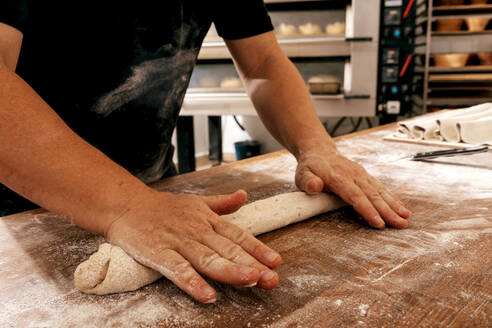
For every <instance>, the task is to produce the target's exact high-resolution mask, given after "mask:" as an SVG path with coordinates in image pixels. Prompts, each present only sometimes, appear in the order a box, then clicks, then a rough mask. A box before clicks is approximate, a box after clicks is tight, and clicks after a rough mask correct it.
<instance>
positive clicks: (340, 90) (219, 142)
mask: <svg viewBox="0 0 492 328" xmlns="http://www.w3.org/2000/svg"><path fill="white" fill-rule="evenodd" d="M265 4H266V6H267V9H268V11H269V14H270V16H271V19H272V22H273V24H274V26H275V33H276V35H277V37H278V40H279V42H280V44H281V47H282V48H283V50H284V51H285V53H286V54H287V55H288V57H289V58H290V59H291V60H292V61H293V63H294V64H295V65H296V67H297V68H298V69H299V71H300V73H301V74H302V76H303V78H304V80H305V82H306V87H307V88H308V89H309V91H310V93H311V95H312V99H313V102H314V104H315V107H316V111H317V113H318V115H319V117H320V119H321V120H322V122H323V124H324V125H325V127H326V129H327V131H328V132H329V133H330V134H331V135H332V136H340V135H344V134H347V133H351V132H356V131H361V130H364V129H368V128H371V127H374V126H378V125H383V124H386V123H390V122H395V121H401V120H403V119H408V118H411V117H414V116H418V115H422V114H425V113H430V112H436V111H439V110H442V109H459V108H466V107H470V106H473V105H477V104H481V103H486V102H488V101H491V100H492V75H491V73H492V72H491V71H492V43H491V40H492V24H491V23H490V18H491V17H492V9H491V6H492V5H491V4H490V1H487V0H439V1H408V0H402V1H398V0H397V1H391V0H389V1H387V0H386V1H384V0H382V1H371V2H370V5H366V4H363V2H362V1H353V2H351V1H343V0H342V1H336V0H335V1H333V0H331V1H330V0H329V1H309V0H308V1H291V0H266V1H265ZM181 116H182V117H181V121H182V122H181V125H180V126H181V129H182V130H183V135H181V134H180V133H179V126H178V129H177V132H178V133H177V134H175V137H174V143H175V145H176V146H178V141H177V139H178V138H177V136H179V139H180V140H183V141H182V142H183V143H181V144H182V146H181V148H182V151H181V152H178V153H177V154H176V155H175V158H174V160H175V161H176V162H177V163H178V164H179V162H181V164H179V165H180V172H184V171H186V172H188V171H192V170H193V169H195V168H198V169H201V168H207V167H210V166H212V165H217V164H219V163H222V162H230V161H235V160H237V159H242V158H245V157H247V156H249V155H254V154H260V153H261V154H264V153H269V152H272V151H276V150H279V149H281V148H282V146H281V145H280V144H278V143H277V142H276V141H275V140H274V139H273V138H272V137H271V136H270V135H269V133H268V132H267V130H266V129H265V128H264V127H263V125H262V124H261V122H260V120H259V119H258V117H257V116H256V115H255V111H254V108H253V105H252V104H251V103H250V102H249V100H248V98H247V96H246V94H245V92H244V91H243V90H242V85H241V81H240V80H239V77H238V75H237V73H236V71H235V68H234V65H233V64H232V60H231V59H230V55H229V53H228V50H227V48H226V47H225V44H224V43H223V42H222V41H221V39H220V37H218V36H217V32H216V31H215V29H214V27H213V26H212V28H211V30H210V31H209V33H208V34H207V37H206V39H205V42H204V44H203V46H202V50H201V52H200V55H199V61H198V64H197V66H196V68H195V70H194V73H193V75H192V78H191V82H190V87H189V89H188V93H187V95H186V98H185V100H184V104H183V107H182V111H181ZM193 121H194V122H193ZM219 126H220V129H219V128H218V127H219ZM191 127H193V129H194V131H193V133H194V137H192V136H191V135H188V134H189V133H190V132H189V131H190V128H191ZM193 138H194V154H191V153H189V149H190V147H189V146H185V142H186V143H191V139H193ZM184 140H186V141H184ZM188 141H189V142H188ZM178 149H179V147H178ZM248 154H249V155H248ZM178 155H179V156H181V161H178V157H179V156H178ZM195 159H196V163H197V164H196V165H195V164H194V162H195Z"/></svg>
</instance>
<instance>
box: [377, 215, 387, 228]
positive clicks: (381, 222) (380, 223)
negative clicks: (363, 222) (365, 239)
mask: <svg viewBox="0 0 492 328" xmlns="http://www.w3.org/2000/svg"><path fill="white" fill-rule="evenodd" d="M374 221H376V222H377V223H376V227H377V228H379V229H382V228H384V227H385V226H386V225H385V223H384V221H383V219H382V218H381V217H380V216H379V215H376V216H375V217H374Z"/></svg>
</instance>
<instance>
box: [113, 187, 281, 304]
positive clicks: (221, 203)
mask: <svg viewBox="0 0 492 328" xmlns="http://www.w3.org/2000/svg"><path fill="white" fill-rule="evenodd" d="M152 195H153V196H152V197H145V199H140V200H139V201H138V202H135V201H134V202H133V204H131V206H129V209H128V211H126V212H125V213H124V214H123V215H122V216H121V217H119V218H117V219H116V220H114V221H113V222H112V223H111V224H110V225H109V226H108V228H107V229H106V237H107V238H108V239H109V241H110V242H111V243H112V244H114V245H117V246H119V247H121V248H122V249H124V250H125V251H126V252H127V253H128V254H129V255H130V256H132V257H133V258H134V259H135V260H137V261H138V262H140V263H141V264H143V265H145V266H147V267H150V268H152V269H154V270H157V271H159V272H160V273H162V275H164V276H165V277H166V278H168V279H169V280H171V281H172V282H173V283H175V284H176V285H177V286H178V287H179V288H181V289H182V290H183V291H185V292H186V293H188V294H189V295H190V296H192V297H193V298H195V299H196V300H198V301H200V302H204V303H211V302H214V301H215V300H216V298H217V293H216V291H215V290H214V289H213V288H212V287H211V286H210V285H209V284H208V283H207V282H206V281H205V280H204V279H203V278H202V276H201V275H203V276H206V277H208V278H211V279H214V280H217V281H219V282H223V283H228V284H231V285H236V286H251V285H254V284H257V286H258V287H260V288H263V289H272V288H275V287H276V286H277V284H278V279H279V278H278V275H277V273H275V272H274V271H273V270H271V269H273V268H275V267H277V266H278V265H279V264H280V262H281V261H282V260H281V257H280V255H279V254H278V253H277V252H275V251H273V250H271V249H270V248H269V247H267V246H266V245H264V244H263V243H262V242H260V241H259V240H257V239H256V238H254V237H253V236H251V235H250V234H248V233H247V232H245V231H243V230H241V229H240V228H238V227H237V226H235V225H233V224H232V223H229V222H226V221H225V220H223V219H221V218H220V216H219V215H222V214H228V213H231V212H234V211H236V210H237V209H238V208H240V207H241V206H242V205H243V204H244V202H245V200H246V192H244V191H242V190H239V191H236V192H235V193H233V194H230V195H223V196H196V195H173V194H169V193H161V192H155V193H152Z"/></svg>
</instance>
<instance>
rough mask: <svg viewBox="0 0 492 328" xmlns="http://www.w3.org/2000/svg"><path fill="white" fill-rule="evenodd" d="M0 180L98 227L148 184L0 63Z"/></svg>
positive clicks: (80, 222) (79, 221) (87, 226)
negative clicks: (74, 128) (83, 136)
mask: <svg viewBox="0 0 492 328" xmlns="http://www.w3.org/2000/svg"><path fill="white" fill-rule="evenodd" d="M0 181H1V182H2V183H3V184H5V185H6V186H8V187H9V188H11V189H12V190H14V191H16V192H17V193H19V194H21V195H22V196H24V197H26V198H28V199H30V200H31V201H33V202H35V203H37V204H39V205H41V206H43V207H44V208H46V209H48V210H50V211H53V212H55V213H58V214H60V215H62V216H63V217H65V218H67V219H69V220H71V221H72V222H74V223H76V224H77V225H79V226H81V227H83V228H85V229H88V230H90V231H93V232H96V233H104V232H105V229H106V227H107V225H108V224H109V223H110V222H111V221H112V220H114V219H115V218H116V217H118V216H119V215H120V214H121V213H122V212H123V211H125V210H126V209H127V207H128V206H129V204H130V203H131V200H132V198H134V197H135V195H140V194H146V193H152V190H151V189H150V188H148V187H147V186H146V185H145V184H143V183H142V182H140V181H139V180H138V179H136V178H135V177H133V176H132V175H131V174H130V173H128V172H127V171H126V170H124V169H123V168H122V167H120V166H118V165H117V164H115V163H114V162H112V161H111V160H110V159H109V158H107V157H106V156H105V155H104V154H102V153H101V152H99V151H98V150H97V149H95V148H94V147H92V146H91V145H89V144H88V143H86V142H85V141H84V140H82V139H81V138H80V137H79V136H77V135H76V134H75V133H74V132H73V131H71V130H70V128H69V127H68V126H67V125H66V124H65V123H64V122H63V121H62V120H61V119H60V118H59V117H58V115H57V114H56V113H55V112H54V111H53V110H52V109H51V108H50V107H49V106H48V105H47V104H46V103H45V102H44V101H43V100H42V99H41V98H40V97H39V96H38V95H37V94H36V92H35V91H34V90H32V88H30V87H29V86H28V85H27V84H26V83H25V82H24V81H22V79H20V78H19V77H18V76H17V75H16V74H15V73H13V72H12V71H11V70H9V69H7V68H6V67H5V66H2V65H1V64H0Z"/></svg>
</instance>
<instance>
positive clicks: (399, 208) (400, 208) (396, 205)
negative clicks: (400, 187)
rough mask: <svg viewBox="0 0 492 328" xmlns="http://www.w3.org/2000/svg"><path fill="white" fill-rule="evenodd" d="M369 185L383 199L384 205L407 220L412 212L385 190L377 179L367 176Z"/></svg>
mask: <svg viewBox="0 0 492 328" xmlns="http://www.w3.org/2000/svg"><path fill="white" fill-rule="evenodd" d="M369 179H370V183H371V185H373V186H374V187H375V188H376V190H377V191H378V192H379V194H380V195H381V196H382V197H383V199H384V200H385V201H386V203H387V204H388V205H389V206H390V207H391V208H392V209H393V211H395V212H396V213H397V214H398V215H400V216H401V217H402V218H404V219H408V218H409V217H410V215H412V212H410V210H408V209H407V208H406V207H405V205H404V204H403V202H402V201H401V200H399V199H398V198H397V197H396V196H394V194H393V193H392V192H391V191H389V189H388V188H386V186H385V185H383V184H382V183H381V182H380V181H379V180H378V179H376V178H374V177H371V176H369Z"/></svg>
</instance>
